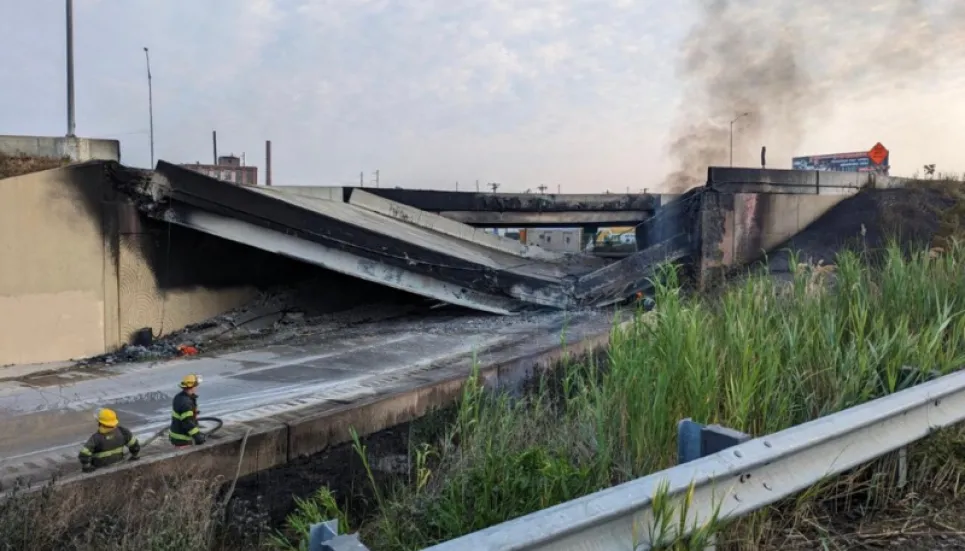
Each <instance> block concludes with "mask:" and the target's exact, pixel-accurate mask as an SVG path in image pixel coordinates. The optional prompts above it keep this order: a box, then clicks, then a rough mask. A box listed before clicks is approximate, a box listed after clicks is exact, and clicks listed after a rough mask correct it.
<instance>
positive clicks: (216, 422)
mask: <svg viewBox="0 0 965 551" xmlns="http://www.w3.org/2000/svg"><path fill="white" fill-rule="evenodd" d="M203 422H208V423H213V424H214V427H212V428H209V429H206V430H202V431H201V433H202V434H204V435H205V437H208V436H210V435H212V434H214V433H216V432H218V431H219V430H221V427H223V426H224V421H222V420H221V419H219V418H217V417H198V427H199V428H200V427H201V424H202V423H203ZM169 428H170V427H164V428H162V429H161V430H159V431H157V432H155V433H154V434H153V435H151V437H150V438H148V439H147V440H145V441H144V443H143V444H141V448H146V447H148V446H150V445H151V444H153V443H154V441H155V440H157V439H158V438H160V437H162V436H164V434H165V433H166V432H168V429H169ZM249 434H251V427H249V428H248V430H246V431H245V436H244V438H242V439H241V450H240V451H239V452H238V466H237V467H236V468H235V476H234V479H233V480H232V481H231V487H230V488H229V489H228V491H227V493H226V494H225V497H224V502H223V505H224V506H223V507H222V511H223V512H224V513H225V514H227V507H226V506H227V505H228V502H229V501H231V496H232V495H233V494H234V492H235V486H236V485H237V484H238V477H239V476H240V475H241V464H242V462H243V461H244V458H245V447H246V446H247V445H248V435H249Z"/></svg>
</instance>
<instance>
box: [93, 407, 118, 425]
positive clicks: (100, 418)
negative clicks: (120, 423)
mask: <svg viewBox="0 0 965 551" xmlns="http://www.w3.org/2000/svg"><path fill="white" fill-rule="evenodd" d="M94 418H95V419H97V423H98V424H101V425H104V426H105V427H109V428H114V427H116V426H117V414H116V413H114V410H112V409H107V408H101V409H99V410H97V413H95V414H94Z"/></svg>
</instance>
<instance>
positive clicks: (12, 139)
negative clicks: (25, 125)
mask: <svg viewBox="0 0 965 551" xmlns="http://www.w3.org/2000/svg"><path fill="white" fill-rule="evenodd" d="M0 153H4V154H6V155H27V156H30V157H50V158H62V157H68V158H69V159H70V160H71V161H74V162H76V163H80V162H84V161H93V160H102V161H118V162H120V160H121V142H119V141H118V140H102V139H95V138H77V137H74V138H68V137H65V136H3V135H0Z"/></svg>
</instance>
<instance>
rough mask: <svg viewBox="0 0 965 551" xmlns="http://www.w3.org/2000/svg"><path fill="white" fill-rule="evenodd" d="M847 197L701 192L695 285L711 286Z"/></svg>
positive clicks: (783, 240)
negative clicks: (736, 267) (698, 263)
mask: <svg viewBox="0 0 965 551" xmlns="http://www.w3.org/2000/svg"><path fill="white" fill-rule="evenodd" d="M848 197H850V194H827V195H825V194H810V195H805V194H775V193H720V192H714V191H710V192H707V193H704V194H703V196H702V198H701V211H700V253H699V262H700V270H699V273H700V286H701V287H702V288H706V287H708V286H712V285H714V284H715V283H716V282H718V281H719V280H720V278H721V277H723V275H724V274H725V273H726V272H727V271H728V270H730V269H731V268H733V267H735V266H741V265H744V264H749V263H751V262H754V261H756V260H759V259H761V258H762V257H763V256H764V253H765V252H766V251H771V250H772V249H773V248H774V247H776V246H778V245H780V244H781V243H784V242H785V241H787V240H788V239H789V238H791V237H792V236H794V235H795V234H797V233H798V232H800V231H801V230H802V229H804V228H805V227H807V226H808V225H809V224H811V222H814V221H815V220H817V219H818V218H820V217H821V216H822V215H823V214H824V213H826V212H827V211H828V210H830V209H831V208H832V207H834V206H835V205H837V204H838V203H840V202H841V201H843V200H845V199H847V198H848Z"/></svg>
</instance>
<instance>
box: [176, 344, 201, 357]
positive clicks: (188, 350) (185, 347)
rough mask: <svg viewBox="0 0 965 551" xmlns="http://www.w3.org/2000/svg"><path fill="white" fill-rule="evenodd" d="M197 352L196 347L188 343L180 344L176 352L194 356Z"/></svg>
mask: <svg viewBox="0 0 965 551" xmlns="http://www.w3.org/2000/svg"><path fill="white" fill-rule="evenodd" d="M197 353H198V349H197V348H195V347H193V346H191V345H190V344H182V345H180V346H178V354H180V355H182V356H194V355H195V354H197Z"/></svg>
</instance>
